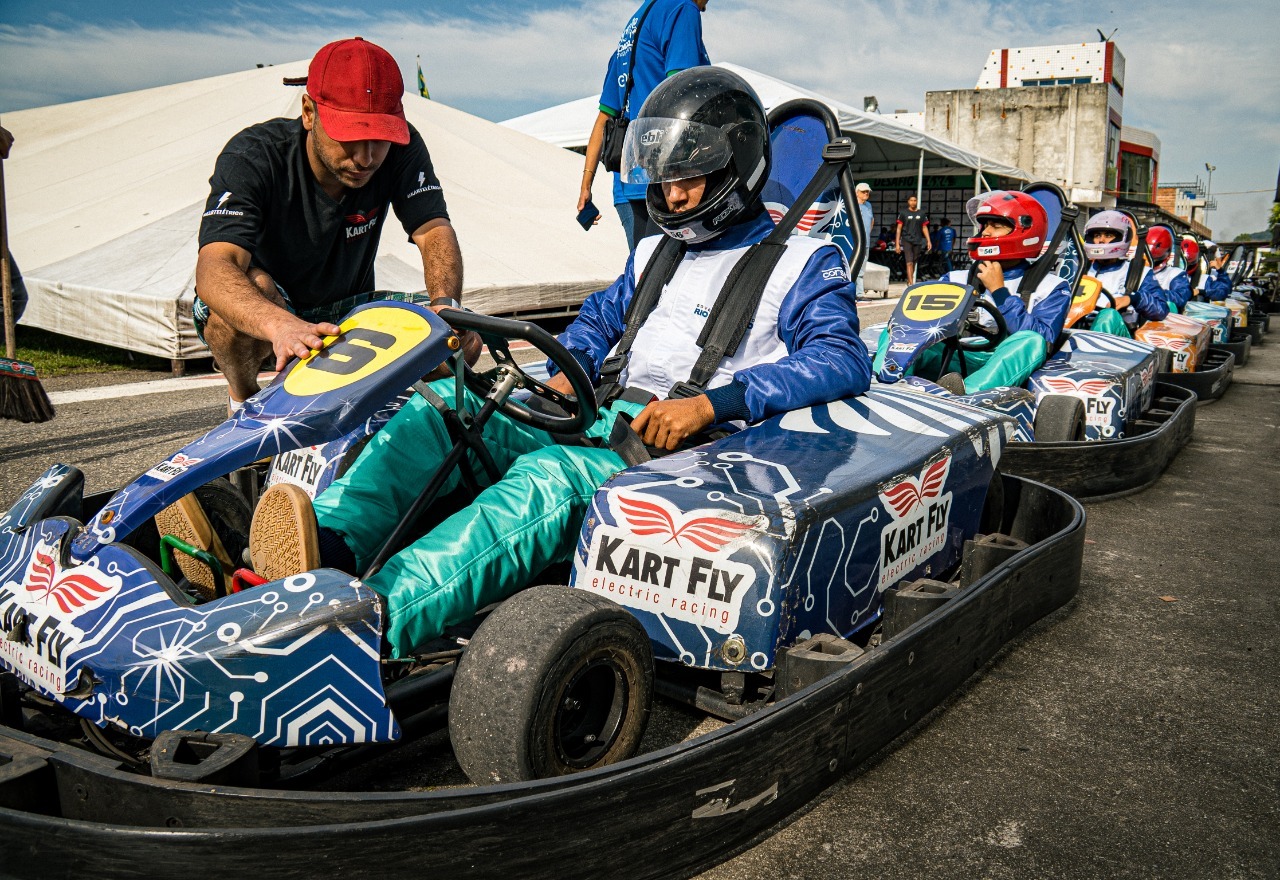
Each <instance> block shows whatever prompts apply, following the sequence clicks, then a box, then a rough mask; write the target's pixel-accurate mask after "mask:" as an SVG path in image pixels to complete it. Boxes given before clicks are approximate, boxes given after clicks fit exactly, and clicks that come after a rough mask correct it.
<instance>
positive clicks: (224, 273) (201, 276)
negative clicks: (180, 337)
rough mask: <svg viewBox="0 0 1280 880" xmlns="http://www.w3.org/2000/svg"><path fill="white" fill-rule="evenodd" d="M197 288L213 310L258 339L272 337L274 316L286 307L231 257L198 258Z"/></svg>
mask: <svg viewBox="0 0 1280 880" xmlns="http://www.w3.org/2000/svg"><path fill="white" fill-rule="evenodd" d="M196 291H197V292H198V293H199V294H200V298H201V299H202V300H204V302H205V304H206V305H208V306H209V310H210V311H211V312H214V313H215V314H217V315H218V317H219V318H221V319H222V320H223V321H225V322H226V323H228V324H230V325H231V326H232V327H234V328H235V329H236V330H238V331H239V332H241V333H244V334H245V335H247V336H252V337H254V338H255V339H264V340H270V339H271V333H270V331H269V329H268V328H269V325H270V320H271V318H272V317H273V316H274V314H275V313H276V312H283V311H284V309H283V308H281V307H280V306H279V305H277V304H276V303H274V302H271V301H270V300H268V299H267V298H266V297H265V296H264V295H263V293H262V291H260V290H259V289H258V288H257V286H256V285H255V284H254V283H253V282H252V281H250V280H249V276H248V275H247V274H246V273H245V271H244V270H243V269H241V268H240V267H239V266H238V265H236V264H235V263H234V262H231V261H230V260H223V259H209V260H205V259H198V260H197V261H196Z"/></svg>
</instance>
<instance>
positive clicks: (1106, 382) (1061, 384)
mask: <svg viewBox="0 0 1280 880" xmlns="http://www.w3.org/2000/svg"><path fill="white" fill-rule="evenodd" d="M1043 381H1044V384H1045V385H1046V386H1047V387H1048V389H1049V390H1050V391H1052V392H1054V393H1055V394H1072V395H1076V396H1079V395H1081V394H1083V395H1085V396H1087V397H1097V396H1098V395H1101V394H1105V393H1107V391H1108V390H1110V388H1111V380H1110V379H1082V380H1080V381H1079V382H1077V381H1076V380H1074V379H1068V378H1067V377H1066V376H1045V377H1043Z"/></svg>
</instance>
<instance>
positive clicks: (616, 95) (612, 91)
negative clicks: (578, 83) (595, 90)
mask: <svg viewBox="0 0 1280 880" xmlns="http://www.w3.org/2000/svg"><path fill="white" fill-rule="evenodd" d="M621 107H622V86H621V85H620V84H619V83H618V53H617V51H616V50H615V51H614V53H613V54H612V55H610V56H609V66H608V67H607V68H606V69H605V72H604V85H603V86H601V87H600V109H601V110H602V111H604V112H605V113H608V114H609V115H610V116H617V115H618V113H619V110H620V108H621Z"/></svg>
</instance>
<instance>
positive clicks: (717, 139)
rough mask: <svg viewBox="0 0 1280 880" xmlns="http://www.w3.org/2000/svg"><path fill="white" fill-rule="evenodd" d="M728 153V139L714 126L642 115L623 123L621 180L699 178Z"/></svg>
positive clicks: (720, 165)
mask: <svg viewBox="0 0 1280 880" xmlns="http://www.w3.org/2000/svg"><path fill="white" fill-rule="evenodd" d="M747 124H754V123H747ZM732 155H733V150H732V149H731V148H730V146H729V139H728V138H727V137H725V134H724V132H723V131H721V130H720V129H719V128H718V127H716V126H714V125H706V124H705V123H701V122H690V121H688V120H687V119H668V118H664V117H661V116H642V117H640V118H639V119H634V120H632V122H631V124H630V125H629V126H627V139H626V141H625V142H624V143H623V146H622V179H623V180H624V181H626V182H627V183H644V184H649V183H663V182H665V181H669V180H684V179H686V178H689V177H703V176H705V175H708V174H711V173H712V172H714V171H719V170H720V169H721V168H724V167H725V166H726V165H728V164H729V159H730V157H731V156H732Z"/></svg>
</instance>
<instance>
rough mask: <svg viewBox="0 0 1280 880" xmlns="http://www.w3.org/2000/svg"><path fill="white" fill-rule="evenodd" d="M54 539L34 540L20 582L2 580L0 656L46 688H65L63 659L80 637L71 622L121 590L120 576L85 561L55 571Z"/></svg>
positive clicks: (0, 592)
mask: <svg viewBox="0 0 1280 880" xmlns="http://www.w3.org/2000/svg"><path fill="white" fill-rule="evenodd" d="M57 560H58V551H57V548H56V547H55V546H54V545H53V544H47V543H45V542H43V541H41V542H37V544H36V547H35V550H34V551H33V552H32V554H31V561H30V562H29V563H28V564H27V568H26V571H25V573H24V574H23V578H22V582H21V583H14V582H12V581H10V582H9V583H6V584H3V585H0V628H2V629H3V631H4V632H5V633H8V637H7V638H4V639H0V661H3V662H4V663H5V664H6V665H8V666H9V667H11V668H12V669H13V670H14V671H15V672H17V673H18V674H19V675H21V676H22V677H23V678H24V679H26V680H27V681H29V682H31V683H32V684H35V685H37V686H39V687H41V688H43V689H44V690H46V691H48V692H49V693H53V694H60V693H62V692H63V691H64V690H65V689H66V685H67V669H66V663H65V658H66V655H67V654H68V653H69V651H70V650H71V649H74V648H75V647H76V646H77V645H78V644H79V642H80V639H81V638H83V637H84V632H83V631H82V630H81V629H79V628H78V627H76V626H75V624H74V623H73V621H74V620H75V619H76V618H77V617H79V616H81V615H82V614H85V613H86V612H88V611H91V610H92V609H94V608H96V607H98V606H100V605H102V604H103V603H104V602H106V601H108V600H109V599H111V598H112V597H113V596H115V595H116V594H117V593H119V592H120V587H121V585H122V583H123V581H122V580H121V578H120V577H119V576H118V575H107V574H104V573H103V572H102V571H100V570H99V569H97V568H94V567H92V566H89V565H80V566H76V567H74V568H70V569H68V570H66V571H59V566H58V561H57Z"/></svg>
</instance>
